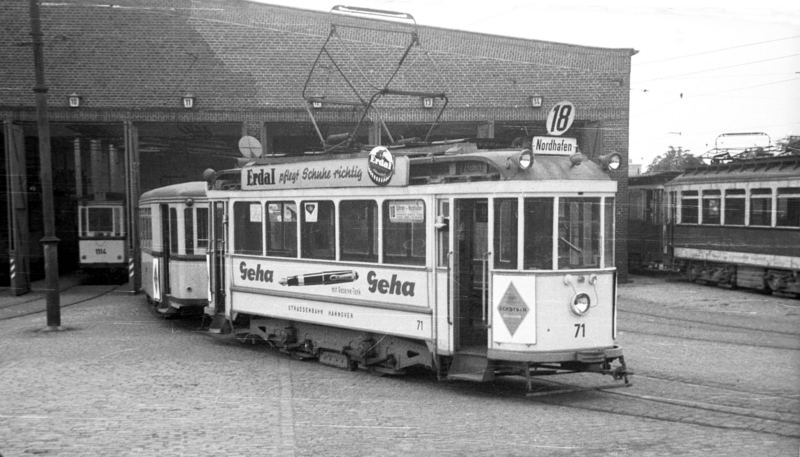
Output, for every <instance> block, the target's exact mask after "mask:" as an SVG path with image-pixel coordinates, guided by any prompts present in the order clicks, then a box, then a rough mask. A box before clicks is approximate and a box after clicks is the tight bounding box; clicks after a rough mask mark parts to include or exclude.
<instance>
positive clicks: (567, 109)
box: [547, 101, 575, 136]
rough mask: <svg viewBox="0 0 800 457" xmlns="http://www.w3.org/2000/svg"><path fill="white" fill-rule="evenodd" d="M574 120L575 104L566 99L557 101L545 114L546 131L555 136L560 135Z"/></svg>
mask: <svg viewBox="0 0 800 457" xmlns="http://www.w3.org/2000/svg"><path fill="white" fill-rule="evenodd" d="M574 120H575V106H573V105H572V103H570V102H567V101H563V102H558V103H556V104H555V106H553V107H552V108H551V109H550V112H549V113H548V114H547V133H548V134H550V135H556V136H558V135H562V134H563V133H564V132H566V131H567V130H569V128H570V127H572V121H574Z"/></svg>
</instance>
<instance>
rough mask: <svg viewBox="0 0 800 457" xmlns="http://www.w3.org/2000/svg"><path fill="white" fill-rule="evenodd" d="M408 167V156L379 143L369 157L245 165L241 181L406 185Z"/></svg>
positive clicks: (253, 185)
mask: <svg viewBox="0 0 800 457" xmlns="http://www.w3.org/2000/svg"><path fill="white" fill-rule="evenodd" d="M408 168H409V162H408V157H405V156H400V157H394V156H393V155H392V153H391V152H390V151H389V150H388V149H387V148H385V147H381V146H378V147H376V148H373V149H372V151H370V154H369V157H367V158H357V159H336V160H320V161H313V162H296V163H285V164H274V165H256V166H251V167H245V168H243V169H242V181H241V183H242V190H268V189H299V188H312V187H316V188H319V187H376V186H406V185H408Z"/></svg>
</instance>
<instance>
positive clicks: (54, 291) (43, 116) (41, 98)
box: [30, 0, 61, 330]
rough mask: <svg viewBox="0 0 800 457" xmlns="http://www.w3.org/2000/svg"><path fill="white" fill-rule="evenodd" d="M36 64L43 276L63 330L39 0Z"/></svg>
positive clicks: (50, 310) (33, 5) (54, 319)
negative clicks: (42, 228) (42, 226)
mask: <svg viewBox="0 0 800 457" xmlns="http://www.w3.org/2000/svg"><path fill="white" fill-rule="evenodd" d="M30 11H31V37H33V63H34V67H35V70H36V85H35V86H33V92H35V93H36V126H37V128H38V132H39V162H40V163H39V167H40V170H39V175H40V177H41V181H42V213H43V216H44V238H42V246H43V248H44V275H45V288H46V289H47V329H48V330H60V328H61V303H60V291H59V290H58V242H59V239H58V238H57V237H56V224H55V211H54V208H53V164H52V159H51V157H50V124H49V123H48V120H47V86H46V85H45V82H44V51H43V47H44V45H43V43H42V30H41V29H42V27H41V23H40V21H39V3H38V0H30Z"/></svg>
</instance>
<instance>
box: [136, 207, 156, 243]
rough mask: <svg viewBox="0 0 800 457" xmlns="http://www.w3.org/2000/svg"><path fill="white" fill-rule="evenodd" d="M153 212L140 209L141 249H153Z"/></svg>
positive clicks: (148, 209) (147, 209)
mask: <svg viewBox="0 0 800 457" xmlns="http://www.w3.org/2000/svg"><path fill="white" fill-rule="evenodd" d="M152 223H153V222H152V216H151V210H150V208H149V207H147V208H139V248H140V249H152V248H153V225H152Z"/></svg>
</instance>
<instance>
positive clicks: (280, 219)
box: [266, 202, 297, 257]
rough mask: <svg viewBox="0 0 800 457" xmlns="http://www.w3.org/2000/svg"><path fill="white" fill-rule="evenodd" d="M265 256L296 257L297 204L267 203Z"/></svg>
mask: <svg viewBox="0 0 800 457" xmlns="http://www.w3.org/2000/svg"><path fill="white" fill-rule="evenodd" d="M266 207H267V255H274V256H277V257H297V204H295V203H294V202H267V206H266Z"/></svg>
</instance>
